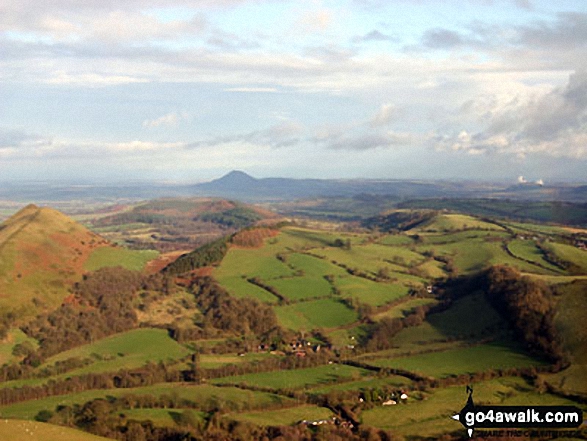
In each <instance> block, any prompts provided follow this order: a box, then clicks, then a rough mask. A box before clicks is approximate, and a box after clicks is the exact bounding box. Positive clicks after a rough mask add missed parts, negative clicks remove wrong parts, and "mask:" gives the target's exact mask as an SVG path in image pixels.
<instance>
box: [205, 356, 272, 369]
mask: <svg viewBox="0 0 587 441" xmlns="http://www.w3.org/2000/svg"><path fill="white" fill-rule="evenodd" d="M268 357H273V355H271V354H266V353H258V354H255V353H247V354H245V355H243V356H242V357H240V356H238V355H234V354H201V355H200V356H199V366H200V367H201V368H204V369H213V368H217V367H221V366H225V365H227V364H240V363H247V362H251V361H257V360H263V359H265V358H268Z"/></svg>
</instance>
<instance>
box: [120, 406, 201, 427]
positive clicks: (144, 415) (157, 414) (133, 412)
mask: <svg viewBox="0 0 587 441" xmlns="http://www.w3.org/2000/svg"><path fill="white" fill-rule="evenodd" d="M184 411H185V409H127V410H124V411H123V412H121V413H122V414H124V416H125V417H126V418H128V419H129V420H136V421H152V422H153V423H154V424H155V425H156V426H157V427H175V426H177V420H178V418H179V417H180V415H181V414H182V413H183V412H184ZM189 412H190V413H191V414H192V415H194V416H195V418H196V421H198V422H204V421H205V418H206V414H205V413H204V412H197V411H194V410H192V409H190V410H189Z"/></svg>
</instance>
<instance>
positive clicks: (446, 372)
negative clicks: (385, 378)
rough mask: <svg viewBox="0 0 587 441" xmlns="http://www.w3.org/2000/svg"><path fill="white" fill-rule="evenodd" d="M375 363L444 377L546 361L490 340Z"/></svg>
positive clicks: (507, 344)
mask: <svg viewBox="0 0 587 441" xmlns="http://www.w3.org/2000/svg"><path fill="white" fill-rule="evenodd" d="M372 364H373V365H375V366H379V367H391V368H399V369H405V370H407V371H410V372H416V373H419V374H421V375H426V376H431V377H435V378H442V377H448V376H451V375H459V374H473V373H475V372H484V371H487V370H489V369H508V368H518V367H520V368H522V367H530V366H542V365H544V364H545V363H544V362H542V361H540V360H536V359H534V358H532V357H530V356H529V355H527V354H526V353H525V352H523V351H522V350H521V348H520V347H517V346H516V345H512V344H511V343H488V344H481V345H477V346H471V347H463V348H455V349H448V350H445V351H438V352H430V353H427V354H418V355H414V356H407V357H401V358H393V359H379V360H375V361H373V362H372Z"/></svg>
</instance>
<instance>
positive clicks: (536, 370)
mask: <svg viewBox="0 0 587 441" xmlns="http://www.w3.org/2000/svg"><path fill="white" fill-rule="evenodd" d="M136 208H137V209H136V210H135V209H131V210H130V211H129V210H127V211H126V212H121V213H119V214H120V215H124V214H126V213H131V215H132V216H138V215H139V214H141V215H145V216H146V214H147V213H149V215H151V216H154V215H155V214H159V215H161V216H162V219H180V218H182V216H183V218H184V219H185V220H186V222H187V221H188V220H191V221H192V222H193V219H196V218H197V219H200V220H201V219H202V218H203V217H204V218H206V217H208V219H209V220H208V221H207V222H209V223H218V222H219V221H221V222H224V223H232V222H235V219H236V220H237V221H238V219H245V222H249V221H250V218H249V217H247V216H248V215H249V214H251V211H252V208H251V207H250V206H246V205H244V204H238V203H234V204H232V203H231V202H228V201H223V200H217V199H207V200H195V199H193V200H177V199H165V200H156V201H151V202H148V203H143V204H141V205H140V206H138V207H136ZM36 210H39V209H38V208H36V207H29V208H28V209H27V210H23V212H24V214H22V213H21V214H20V215H19V216H15V218H16V220H14V219H11V221H10V222H8V225H6V226H5V227H4V228H3V230H2V234H4V235H6V236H8V235H9V234H8V233H9V229H10V231H12V234H13V235H14V234H20V233H15V231H16V230H17V229H18V228H16V230H15V225H16V223H17V221H18V219H19V218H27V216H28V219H29V222H31V219H30V218H31V217H34V215H35V213H36ZM196 210H200V212H199V213H197V212H196ZM249 210H251V211H249ZM27 213H28V214H27ZM184 213H188V214H184ZM241 214H243V215H245V216H244V217H241ZM122 219H124V218H122ZM211 219H214V220H211ZM33 222H34V219H33ZM257 223H258V222H257ZM272 223H273V224H274V225H272V227H271V228H267V227H264V226H263V227H259V226H256V227H246V228H245V229H242V230H240V231H238V232H237V233H236V234H229V235H228V234H227V235H225V236H223V238H222V239H219V240H216V241H213V242H209V243H208V244H207V245H204V246H201V247H199V248H197V249H195V250H194V251H192V252H191V253H186V254H185V255H184V256H183V257H181V258H179V259H178V260H177V261H176V262H175V263H173V264H171V265H168V266H167V267H166V269H163V270H162V271H161V272H160V273H159V274H155V272H154V271H153V272H151V275H149V276H146V275H144V274H143V275H140V274H138V273H136V272H131V271H126V270H123V269H120V268H110V269H101V270H100V271H96V272H94V273H91V274H88V275H87V277H85V278H84V280H83V281H82V282H80V283H78V284H77V285H76V288H75V289H73V290H72V301H71V302H69V301H68V302H67V303H66V304H63V305H61V306H59V307H58V308H56V309H55V310H54V311H52V312H51V313H49V314H44V315H41V316H39V317H38V318H37V319H35V320H33V321H31V322H29V323H28V324H25V325H24V326H22V327H21V329H20V330H15V329H12V330H11V331H10V336H11V338H12V340H13V341H12V342H7V343H6V342H5V343H4V347H3V344H2V343H0V357H3V359H4V360H5V361H6V363H7V364H5V365H4V366H1V367H0V418H21V419H35V418H38V419H40V420H43V421H49V422H51V423H52V424H61V425H69V426H71V427H75V428H79V429H82V430H86V431H88V432H91V433H94V434H98V435H105V436H109V437H112V438H117V439H129V437H127V436H126V434H128V433H129V432H130V430H131V429H132V430H135V431H137V434H138V433H139V432H140V433H144V435H145V437H144V439H148V440H150V441H159V440H161V439H188V436H192V437H193V438H195V439H226V440H237V439H262V438H263V437H267V439H275V438H279V437H282V439H308V440H318V439H325V438H324V436H323V435H327V434H328V435H332V439H345V440H346V439H348V440H357V441H358V440H359V439H373V440H384V439H393V437H395V436H399V437H400V439H401V437H402V436H403V437H405V438H406V439H412V440H414V441H415V440H423V439H425V438H426V437H427V438H428V439H438V438H440V437H441V436H443V435H444V436H445V437H446V436H447V435H448V434H452V435H455V434H456V438H453V439H459V438H458V436H459V434H460V433H461V432H460V431H461V430H462V428H461V426H460V425H458V423H456V422H454V421H452V420H451V419H450V418H449V417H448V415H450V414H451V412H454V411H455V409H456V410H458V409H459V408H461V407H462V405H463V403H464V402H465V400H466V394H465V387H466V385H473V386H474V388H475V394H476V395H475V396H476V397H478V398H479V399H480V400H483V402H485V403H492V404H505V405H515V404H520V403H522V404H528V405H542V404H543V405H558V404H560V405H563V404H564V405H578V406H579V407H581V408H582V409H585V410H587V407H585V401H584V398H585V393H586V391H585V389H584V386H583V385H584V384H585V381H584V371H585V370H584V366H585V357H584V353H585V351H584V348H585V333H584V332H583V330H582V327H581V326H582V324H583V323H584V322H585V298H584V297H585V296H584V292H585V278H586V277H587V270H586V269H585V267H584V263H585V261H586V259H587V251H585V250H583V247H582V243H580V241H575V242H573V241H571V240H570V239H571V236H570V235H569V234H570V232H569V231H567V230H565V229H564V228H562V227H553V226H544V225H537V224H523V223H516V222H506V221H495V220H492V219H488V218H479V217H474V216H466V215H462V214H453V213H446V212H440V213H438V212H434V211H431V210H414V211H410V210H400V211H395V212H388V213H387V214H385V215H382V216H381V217H377V218H374V219H373V225H371V228H370V229H368V230H367V229H363V228H358V227H356V225H355V226H353V227H352V228H348V229H345V227H346V225H344V224H334V223H325V222H316V223H315V224H314V225H311V223H310V222H308V221H305V222H304V223H301V222H300V223H298V224H296V223H295V222H290V223H288V224H280V225H278V224H275V222H274V221H273V222H272ZM153 225H156V224H155V223H153ZM157 225H159V227H161V228H162V225H164V224H163V223H160V224H157ZM318 225H319V226H320V228H319V227H318ZM72 228H73V227H72ZM111 228H112V231H113V232H115V231H117V228H119V227H118V226H117V225H111ZM230 228H234V229H237V228H235V227H234V226H233V227H228V226H227V227H226V229H225V230H223V231H229V229H230ZM25 229H26V227H25ZM123 231H125V230H123ZM121 237H122V235H121ZM111 249H113V250H117V248H114V247H100V248H97V250H98V251H97V253H98V254H100V253H103V250H111ZM121 249H122V250H124V252H132V253H137V252H136V251H130V250H127V249H123V248H121ZM143 252H144V251H143ZM95 254H96V253H92V256H93V255H95ZM132 255H133V256H135V255H134V254H132ZM118 256H120V255H118ZM102 257H104V259H105V260H106V261H111V262H112V263H119V262H120V261H121V258H120V257H118V258H117V257H116V256H102ZM91 259H92V258H90V259H87V260H86V263H85V264H84V267H86V269H87V266H88V261H91ZM131 263H133V264H134V263H135V262H134V261H133V262H129V263H128V264H129V265H130V264H131ZM138 263H139V264H140V262H138ZM138 266H140V265H138ZM495 268H502V269H503V271H502V272H503V274H505V275H506V276H508V277H509V278H502V279H500V278H499V277H493V278H492V279H491V280H490V281H491V283H487V284H483V283H482V282H480V281H482V280H483V279H482V278H481V276H483V274H485V273H488V270H489V271H492V270H494V269H495ZM193 269H198V271H193ZM495 274H497V275H498V276H499V275H500V274H502V273H501V272H496V273H495ZM175 276H177V277H175ZM510 276H511V277H510ZM488 280H489V279H488ZM573 281H574V282H573ZM498 282H499V283H498ZM513 293H524V296H523V297H521V298H520V300H519V302H518V301H517V300H516V298H517V297H515V296H514V295H513ZM520 305H521V307H520ZM543 306H544V307H543ZM540 308H542V309H540ZM528 311H530V312H532V314H530V315H528ZM544 311H546V313H545V314H543V312H544ZM541 315H544V316H547V317H548V320H547V321H544V323H546V324H547V325H548V326H546V325H545V326H544V327H542V328H540V331H536V329H537V327H538V325H540V324H541V323H542V321H540V320H538V318H540V316H541ZM528 317H530V319H532V320H530V319H529V318H528ZM555 328H556V332H555ZM544 329H548V330H549V333H548V334H547V333H545V332H542V331H543V330H544ZM526 331H528V332H526ZM557 335H558V337H560V338H561V345H562V346H559V345H558V343H557V344H553V345H549V344H545V343H556V342H557V340H558V338H556V337H557ZM561 348H562V350H564V354H563V353H559V352H556V351H555V350H558V349H561ZM566 358H568V361H569V362H570V366H569V367H567V365H566V364H562V363H559V362H562V361H564V360H565V359H566ZM561 367H566V369H564V370H560V369H561ZM552 388H554V389H552ZM404 393H405V394H406V396H408V398H401V396H402V395H403V394H404ZM577 395H580V397H582V398H581V399H580V400H578V399H577V398H576V396H577ZM581 400H582V401H581ZM390 401H394V404H397V405H390V404H389V403H390ZM386 403H387V404H386ZM88 415H91V416H92V418H91V421H89V420H88ZM332 417H336V422H335V420H333V419H332ZM303 420H308V421H315V420H318V421H321V423H320V425H324V427H320V428H318V429H317V428H316V427H313V426H311V424H308V423H305V424H304V423H303V422H302V421H303ZM1 422H2V421H1V420H0V423H1ZM139 426H140V427H141V428H140V429H139ZM351 427H353V428H352V429H351ZM323 431H324V432H323ZM371 435H373V436H371ZM182 437H183V438H182ZM130 439H134V438H130ZM137 439H143V438H137ZM446 439H449V438H446Z"/></svg>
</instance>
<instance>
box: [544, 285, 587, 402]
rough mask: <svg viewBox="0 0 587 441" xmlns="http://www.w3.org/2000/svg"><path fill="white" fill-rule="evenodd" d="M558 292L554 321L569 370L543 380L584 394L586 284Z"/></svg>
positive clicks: (586, 379)
mask: <svg viewBox="0 0 587 441" xmlns="http://www.w3.org/2000/svg"><path fill="white" fill-rule="evenodd" d="M558 292H559V295H560V298H559V300H558V303H557V306H556V313H555V316H554V320H555V325H556V328H557V331H558V333H559V335H560V337H561V340H562V344H563V347H564V348H565V350H566V351H567V353H568V354H570V361H571V367H569V368H567V369H565V370H563V371H561V372H559V373H557V374H553V375H548V376H546V379H547V381H548V382H549V383H551V384H554V385H555V386H557V387H559V388H561V389H563V390H565V391H567V392H571V393H580V394H587V328H586V327H585V321H586V320H587V313H586V311H587V296H586V295H585V293H586V292H587V281H583V282H575V283H572V284H568V285H563V286H560V287H558Z"/></svg>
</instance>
